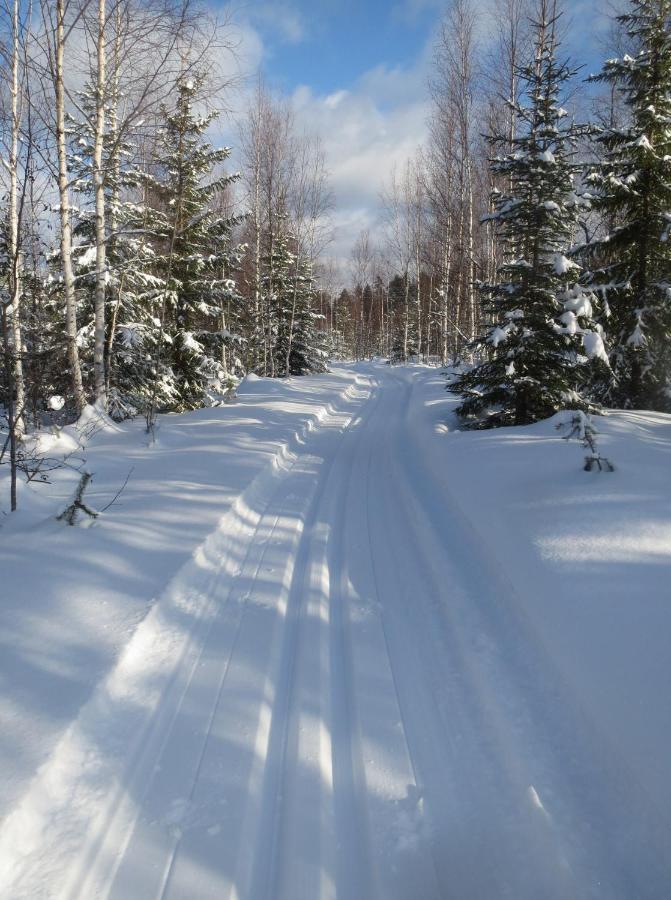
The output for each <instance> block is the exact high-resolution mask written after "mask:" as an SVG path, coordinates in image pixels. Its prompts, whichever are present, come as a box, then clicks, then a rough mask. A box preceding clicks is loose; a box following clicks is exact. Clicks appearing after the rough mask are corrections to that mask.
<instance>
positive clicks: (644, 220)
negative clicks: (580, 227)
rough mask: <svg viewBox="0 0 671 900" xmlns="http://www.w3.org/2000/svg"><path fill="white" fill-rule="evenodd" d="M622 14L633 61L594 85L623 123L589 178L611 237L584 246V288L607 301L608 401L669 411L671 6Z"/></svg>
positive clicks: (661, 3) (616, 64) (653, 3)
mask: <svg viewBox="0 0 671 900" xmlns="http://www.w3.org/2000/svg"><path fill="white" fill-rule="evenodd" d="M630 5H631V11H630V12H629V13H627V14H626V15H622V16H619V17H618V20H619V22H620V23H621V25H622V26H623V27H624V29H625V30H626V33H627V35H628V37H629V38H630V40H631V42H632V45H633V48H635V54H634V56H624V57H622V59H611V60H608V61H607V62H606V63H605V65H604V67H603V70H602V72H601V73H600V74H599V75H598V76H596V77H595V79H594V80H597V81H604V82H607V83H609V84H611V85H613V86H614V87H616V88H617V89H618V90H619V91H620V92H621V95H622V97H623V100H624V104H625V106H626V108H627V110H628V113H629V116H628V124H627V125H626V126H625V127H609V128H603V129H601V131H600V133H599V134H598V137H597V145H598V146H599V147H600V148H601V159H600V161H599V163H598V164H597V165H596V166H594V167H593V168H592V169H591V171H590V172H589V174H588V183H589V185H590V188H591V189H592V190H593V192H594V196H593V199H592V205H593V207H594V208H595V209H596V210H597V211H598V212H600V213H601V214H602V217H603V220H604V222H605V223H606V227H607V233H606V234H605V235H599V236H598V237H597V238H596V239H594V240H592V241H591V242H590V243H589V244H587V245H585V246H584V247H583V248H581V256H582V259H583V261H584V262H585V265H586V266H589V268H590V271H588V272H587V273H586V277H585V283H586V284H587V285H588V286H589V287H590V288H591V289H592V291H595V292H598V293H599V294H600V295H602V296H603V297H604V299H605V316H606V319H605V321H604V325H606V327H607V330H608V335H609V338H610V351H609V357H610V364H611V367H612V370H613V373H614V376H615V377H614V379H612V380H608V381H606V382H603V381H602V382H601V384H600V389H601V390H600V392H601V395H602V396H601V399H602V400H603V402H606V403H608V404H609V405H612V406H621V407H629V408H632V407H633V408H643V409H656V410H662V411H669V410H671V299H670V292H671V241H669V237H670V236H671V92H670V91H669V85H670V84H671V30H670V25H671V0H631V4H630Z"/></svg>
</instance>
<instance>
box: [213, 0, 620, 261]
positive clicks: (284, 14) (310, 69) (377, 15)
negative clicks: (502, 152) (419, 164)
mask: <svg viewBox="0 0 671 900" xmlns="http://www.w3.org/2000/svg"><path fill="white" fill-rule="evenodd" d="M210 2H214V3H216V2H218V0H210ZM474 2H475V3H476V8H477V10H478V28H479V29H480V31H481V36H482V37H483V38H485V39H486V36H487V34H488V32H491V23H492V21H493V16H495V15H496V0H474ZM608 2H609V0H567V6H568V9H567V27H569V36H570V39H569V40H567V41H566V43H565V50H566V53H567V54H570V55H571V56H572V58H573V61H574V62H575V63H578V64H583V65H584V66H585V68H584V70H583V73H584V74H585V75H587V74H588V73H589V72H590V71H595V70H596V69H597V68H598V67H599V64H600V60H601V58H602V56H603V53H602V49H601V43H600V38H601V36H602V35H603V31H604V23H605V22H606V18H605V16H604V13H603V10H604V8H605V5H606V3H608ZM445 6H446V0H387V2H385V0H275V2H273V0H233V6H232V7H231V10H232V19H233V22H234V23H235V24H236V25H237V27H239V28H240V29H241V33H242V51H243V68H246V69H247V71H248V72H250V73H251V72H254V71H255V70H256V69H258V68H260V69H262V71H263V72H264V75H265V78H266V81H267V83H268V84H269V85H270V86H271V87H273V88H274V89H276V90H278V91H280V92H281V93H283V94H284V95H286V96H288V97H290V98H291V99H292V101H293V107H294V110H295V114H296V119H297V122H298V124H299V126H301V127H305V128H307V129H309V130H312V131H317V132H318V133H319V134H320V136H321V138H322V140H323V143H324V149H325V152H326V158H327V163H328V166H329V169H330V172H331V176H332V183H333V188H334V193H335V199H336V208H335V211H334V217H333V218H334V224H335V226H336V238H335V241H334V244H333V255H334V256H335V257H336V258H338V259H345V258H346V257H347V256H348V253H349V248H350V247H351V245H352V243H353V242H354V240H355V239H356V237H357V235H358V233H359V231H360V230H361V229H362V228H369V229H371V230H373V231H375V230H376V228H377V224H378V222H379V218H380V192H381V190H382V189H383V186H384V183H385V180H386V179H388V177H389V174H390V172H391V170H392V168H393V167H394V166H397V167H399V166H401V165H403V163H404V162H405V160H406V159H407V158H408V157H409V156H412V155H413V154H414V153H415V151H416V150H417V148H418V146H419V145H421V144H422V143H423V142H424V140H425V138H426V131H427V116H428V113H429V104H428V90H427V79H428V77H429V73H430V61H431V52H432V45H433V40H434V35H435V33H436V29H437V28H438V25H439V22H440V18H441V15H442V13H443V11H444V9H445Z"/></svg>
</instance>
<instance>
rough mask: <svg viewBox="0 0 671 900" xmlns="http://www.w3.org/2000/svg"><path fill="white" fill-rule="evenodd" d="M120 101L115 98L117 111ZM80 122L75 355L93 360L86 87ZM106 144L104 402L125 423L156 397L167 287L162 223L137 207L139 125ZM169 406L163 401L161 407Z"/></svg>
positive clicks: (90, 101) (112, 133) (74, 151)
mask: <svg viewBox="0 0 671 900" xmlns="http://www.w3.org/2000/svg"><path fill="white" fill-rule="evenodd" d="M121 99H123V98H120V97H117V98H116V99H115V98H112V108H114V104H117V105H118V103H119V102H120V100H121ZM79 108H80V110H81V118H80V120H78V121H73V124H72V132H73V133H72V139H71V141H70V160H71V161H70V168H71V171H72V172H73V173H74V174H75V181H74V185H73V187H74V190H75V191H76V193H77V194H78V197H79V199H80V208H79V210H78V216H77V222H76V224H75V229H74V233H75V236H76V238H77V239H78V244H77V246H76V248H75V251H74V254H73V255H74V263H75V267H76V275H77V287H78V292H77V298H78V321H79V323H80V330H79V340H80V347H82V348H85V349H86V351H87V353H86V355H85V357H84V359H85V360H88V359H89V358H91V356H92V351H93V347H92V342H93V334H94V292H95V275H96V273H95V263H96V247H95V210H94V209H93V208H92V206H91V198H92V196H93V193H94V159H93V156H94V149H95V148H94V130H95V114H96V107H95V89H94V88H92V87H87V88H86V89H85V90H83V91H82V92H81V94H80V97H79ZM111 118H112V122H111V124H110V130H109V131H108V132H107V133H106V134H105V136H104V140H103V170H104V172H105V182H104V189H105V207H106V210H107V215H106V217H105V225H106V235H107V246H106V254H105V260H106V284H105V288H106V297H105V303H106V307H107V316H106V318H107V322H106V333H105V375H106V391H105V394H106V398H107V407H108V410H109V413H110V415H111V416H112V417H113V418H115V419H117V420H120V419H124V418H128V417H130V416H133V415H136V414H137V413H138V412H139V411H142V410H144V408H145V407H146V405H147V403H148V402H149V398H150V397H151V396H152V394H153V392H154V390H155V382H154V368H153V365H152V360H153V359H154V358H155V357H156V355H157V348H158V345H159V340H160V321H159V319H158V316H157V308H158V306H159V304H160V298H161V296H162V291H163V288H164V286H165V282H164V280H163V279H161V278H160V277H159V276H158V275H157V273H156V271H155V261H156V255H155V244H156V240H157V238H158V237H159V224H160V218H159V216H158V214H157V213H156V212H154V210H152V208H151V206H150V205H148V204H147V203H145V202H143V201H142V197H143V192H142V186H143V182H144V175H143V173H142V171H140V170H139V169H138V167H137V165H136V158H137V147H136V141H135V138H136V137H137V136H138V135H137V129H138V128H139V127H140V126H141V124H142V123H141V122H140V121H138V122H137V124H135V123H131V124H130V125H128V126H127V129H126V132H125V133H124V134H121V133H119V132H118V129H117V127H116V124H115V123H116V117H111ZM83 374H84V376H85V379H86V383H87V387H88V388H90V387H91V385H90V384H89V382H90V381H91V377H92V371H91V369H90V367H89V366H87V365H86V364H84V366H83ZM171 399H173V396H172V395H171V394H169V395H164V394H163V393H162V396H161V401H162V402H163V403H164V404H165V403H166V402H169V400H171Z"/></svg>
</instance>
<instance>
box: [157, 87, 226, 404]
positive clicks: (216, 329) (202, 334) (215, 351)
mask: <svg viewBox="0 0 671 900" xmlns="http://www.w3.org/2000/svg"><path fill="white" fill-rule="evenodd" d="M203 84H204V77H189V78H181V79H180V80H179V82H178V84H177V102H176V105H175V108H174V109H164V110H163V126H162V128H161V130H160V132H159V148H158V154H157V160H156V165H155V172H154V173H153V177H152V179H151V191H152V193H153V195H154V197H155V199H156V201H157V202H156V208H157V213H158V214H159V215H160V217H161V220H162V224H161V226H160V232H161V237H162V240H161V241H160V243H159V244H158V246H157V271H158V274H159V276H160V277H161V279H163V281H164V282H165V283H166V289H165V291H164V297H163V302H162V304H161V310H160V318H161V330H162V335H161V339H162V343H161V346H160V348H159V353H158V357H157V359H156V362H155V370H156V371H155V378H156V379H157V380H158V383H159V385H163V386H164V387H163V389H164V390H166V391H168V392H169V393H172V395H173V397H174V399H173V400H172V402H171V403H170V404H169V406H170V408H172V409H174V410H184V409H195V408H197V407H199V406H202V405H203V404H206V403H207V402H209V400H210V399H212V398H213V397H214V396H216V394H217V393H218V392H221V391H223V390H225V389H226V388H227V387H229V386H230V383H229V382H230V378H229V373H228V372H227V371H226V369H225V366H224V362H223V354H222V346H223V344H224V343H225V342H227V341H231V340H232V333H231V332H230V330H229V329H223V328H222V327H221V316H222V310H224V309H225V308H227V307H228V305H229V303H231V302H233V303H235V304H238V303H240V297H239V294H238V292H237V288H236V285H235V281H234V280H233V278H232V273H233V270H234V269H235V267H236V265H237V264H238V261H239V259H238V253H237V251H236V250H235V248H234V247H233V246H232V238H231V233H232V230H233V228H234V227H235V225H236V224H237V222H238V219H237V218H235V217H232V216H227V215H223V214H221V213H220V212H218V211H217V208H216V207H217V201H218V200H219V199H220V198H221V197H222V195H223V194H224V193H225V191H226V190H227V188H228V187H229V185H231V184H232V183H233V182H234V181H235V180H236V179H237V177H238V176H237V175H218V174H216V170H217V169H218V168H219V166H220V165H221V164H222V163H223V162H225V161H226V160H227V159H228V157H229V156H230V150H229V149H228V148H223V149H216V148H214V147H213V146H212V145H211V144H210V143H209V141H207V140H206V138H205V134H206V132H207V130H208V128H209V127H210V125H211V123H212V121H213V120H214V119H215V118H216V117H217V115H218V113H216V112H211V113H209V114H205V115H201V114H199V113H198V112H197V110H196V109H195V108H194V107H195V105H196V104H197V103H198V102H199V101H200V100H201V98H202V88H203ZM166 382H169V387H165V386H166Z"/></svg>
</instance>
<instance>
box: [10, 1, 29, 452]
mask: <svg viewBox="0 0 671 900" xmlns="http://www.w3.org/2000/svg"><path fill="white" fill-rule="evenodd" d="M11 77H12V84H11V88H10V94H11V98H12V126H11V127H12V136H11V146H10V151H9V248H8V249H9V261H10V271H9V297H10V306H11V310H12V312H11V331H12V345H13V346H12V349H13V368H14V379H13V380H14V392H15V402H14V437H15V439H16V440H21V438H22V437H23V434H24V431H25V418H24V416H25V406H26V389H25V381H24V377H23V359H22V352H23V340H22V335H21V268H22V261H21V239H20V234H19V171H18V170H19V130H20V125H21V112H20V103H19V0H14V5H13V10H12V76H11Z"/></svg>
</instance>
